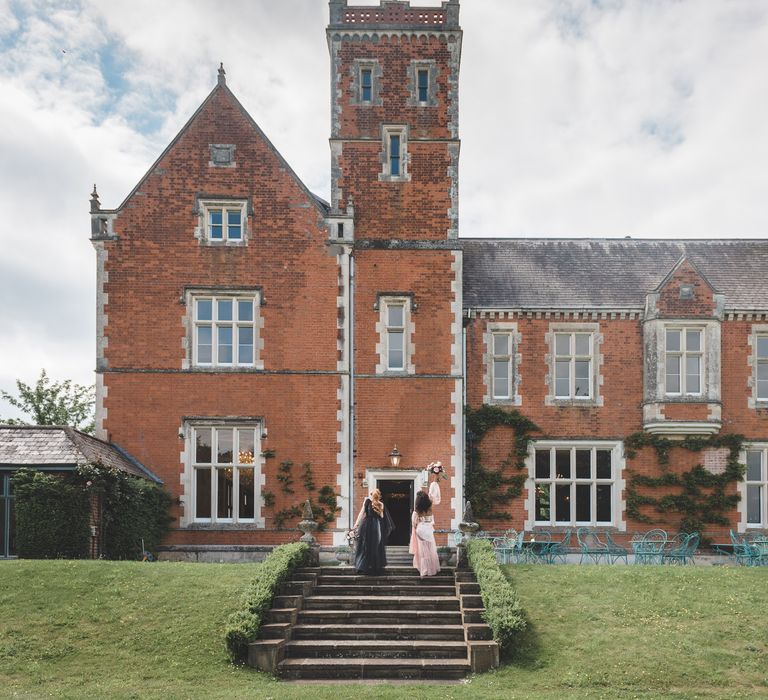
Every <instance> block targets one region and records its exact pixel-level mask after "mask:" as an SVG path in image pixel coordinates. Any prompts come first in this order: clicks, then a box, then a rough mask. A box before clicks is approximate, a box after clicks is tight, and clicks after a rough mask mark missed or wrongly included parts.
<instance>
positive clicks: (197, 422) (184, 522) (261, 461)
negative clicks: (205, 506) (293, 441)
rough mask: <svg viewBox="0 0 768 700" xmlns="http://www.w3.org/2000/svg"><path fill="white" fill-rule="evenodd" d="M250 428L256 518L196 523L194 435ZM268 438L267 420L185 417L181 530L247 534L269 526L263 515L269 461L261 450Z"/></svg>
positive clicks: (180, 499)
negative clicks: (210, 430) (208, 430)
mask: <svg viewBox="0 0 768 700" xmlns="http://www.w3.org/2000/svg"><path fill="white" fill-rule="evenodd" d="M203 427H205V428H250V427H253V428H254V429H255V444H254V462H253V469H254V492H255V493H254V518H253V519H248V520H243V521H236V522H233V521H231V520H225V521H216V520H215V519H213V520H195V518H194V508H195V498H196V496H195V479H194V466H193V465H194V461H195V460H194V447H195V445H194V434H195V428H203ZM266 436H267V433H266V427H265V425H264V419H263V418H262V417H258V416H231V417H202V416H194V417H186V416H185V417H184V418H183V419H182V424H181V426H180V428H179V437H181V438H183V439H184V451H183V452H182V453H181V455H180V458H181V464H182V466H183V470H182V473H181V475H180V476H179V482H180V484H181V494H180V495H179V504H180V506H181V515H180V522H179V526H180V527H181V528H182V529H195V530H243V529H248V530H252V529H257V528H264V527H265V526H266V524H265V519H264V516H263V513H262V507H263V503H262V498H261V494H262V492H263V487H264V486H265V484H266V474H265V469H264V467H265V464H266V460H265V458H264V456H263V454H262V450H261V440H263V439H264V438H265V437H266Z"/></svg>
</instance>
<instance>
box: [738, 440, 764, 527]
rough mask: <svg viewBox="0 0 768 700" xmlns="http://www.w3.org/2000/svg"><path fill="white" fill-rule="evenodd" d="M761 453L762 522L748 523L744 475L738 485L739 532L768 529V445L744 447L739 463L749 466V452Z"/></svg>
mask: <svg viewBox="0 0 768 700" xmlns="http://www.w3.org/2000/svg"><path fill="white" fill-rule="evenodd" d="M752 451H756V452H761V453H762V468H763V473H762V477H763V478H762V480H761V481H760V482H753V483H760V484H761V485H762V487H763V493H762V494H761V497H762V498H761V501H762V503H761V506H762V507H761V513H760V515H761V520H762V522H760V523H748V522H747V474H746V472H745V473H744V479H743V480H742V481H740V482H739V483H738V489H739V495H740V496H741V500H740V501H739V503H738V505H737V512H738V515H739V520H738V523H737V529H738V531H739V532H747V531H748V530H765V529H766V528H768V502H767V496H768V494H766V491H768V443H764V442H755V443H750V444H748V445H744V448H743V449H742V451H741V453H740V454H739V462H740V463H741V464H744V465H746V464H747V452H752Z"/></svg>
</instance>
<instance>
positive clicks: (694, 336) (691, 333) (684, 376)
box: [664, 326, 704, 396]
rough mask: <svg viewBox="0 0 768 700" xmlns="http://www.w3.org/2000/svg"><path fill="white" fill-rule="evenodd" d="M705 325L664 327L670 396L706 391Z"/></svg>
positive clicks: (668, 393)
mask: <svg viewBox="0 0 768 700" xmlns="http://www.w3.org/2000/svg"><path fill="white" fill-rule="evenodd" d="M703 365H704V329H703V328H693V327H686V326H682V327H674V326H667V327H666V328H665V329H664V391H665V393H666V394H667V395H668V396H699V395H701V393H702V377H703V369H704V368H703Z"/></svg>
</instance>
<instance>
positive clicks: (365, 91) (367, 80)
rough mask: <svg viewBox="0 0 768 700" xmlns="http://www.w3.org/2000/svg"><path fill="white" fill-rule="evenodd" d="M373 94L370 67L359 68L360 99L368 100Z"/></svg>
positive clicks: (362, 100)
mask: <svg viewBox="0 0 768 700" xmlns="http://www.w3.org/2000/svg"><path fill="white" fill-rule="evenodd" d="M372 94H373V75H372V73H371V69H370V68H363V69H361V70H360V101H361V102H370V101H371V97H372Z"/></svg>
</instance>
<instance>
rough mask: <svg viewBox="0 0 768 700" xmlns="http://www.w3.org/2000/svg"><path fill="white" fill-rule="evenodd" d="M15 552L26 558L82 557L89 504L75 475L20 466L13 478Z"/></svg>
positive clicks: (86, 542)
mask: <svg viewBox="0 0 768 700" xmlns="http://www.w3.org/2000/svg"><path fill="white" fill-rule="evenodd" d="M12 481H13V494H14V496H15V503H14V512H15V514H16V551H17V553H18V555H19V556H20V557H25V558H27V559H55V558H64V559H84V558H86V557H87V556H88V554H89V544H90V534H91V531H90V527H89V517H90V505H89V498H88V493H87V492H86V490H85V489H84V488H83V485H82V483H81V481H80V478H79V476H78V475H77V474H75V473H72V474H62V475H59V474H47V473H45V472H37V471H32V470H30V469H20V470H19V471H17V472H16V473H15V474H14V475H13V477H12Z"/></svg>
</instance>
